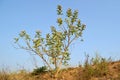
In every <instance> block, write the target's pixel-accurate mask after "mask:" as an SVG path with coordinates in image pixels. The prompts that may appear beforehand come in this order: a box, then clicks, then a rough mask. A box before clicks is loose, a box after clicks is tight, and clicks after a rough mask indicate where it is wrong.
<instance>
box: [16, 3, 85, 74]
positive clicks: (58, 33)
mask: <svg viewBox="0 0 120 80" xmlns="http://www.w3.org/2000/svg"><path fill="white" fill-rule="evenodd" d="M57 14H58V18H57V24H58V28H56V27H54V26H52V27H51V33H48V34H46V37H45V38H43V37H42V35H41V32H40V31H36V34H35V36H34V37H33V38H31V37H30V35H28V34H27V33H26V31H21V32H20V34H19V37H18V38H15V43H16V44H17V45H18V47H19V48H21V49H24V50H27V51H30V52H33V53H34V54H36V55H38V56H39V57H40V58H41V59H42V60H43V62H44V63H45V64H46V66H47V67H48V68H49V69H50V70H53V69H54V70H56V74H57V73H58V72H59V71H60V69H61V66H62V65H67V64H68V61H69V60H70V52H69V46H70V45H71V44H72V43H73V42H74V41H75V40H77V39H78V38H81V37H82V34H83V31H84V29H85V25H84V24H82V23H81V21H80V19H78V11H77V10H75V11H72V10H71V9H70V8H69V9H68V10H67V11H66V14H65V16H66V18H63V17H62V16H63V13H62V6H60V5H58V7H57ZM21 39H22V40H23V41H24V42H25V45H20V44H19V43H20V42H19V41H20V40H21ZM81 40H82V39H81Z"/></svg>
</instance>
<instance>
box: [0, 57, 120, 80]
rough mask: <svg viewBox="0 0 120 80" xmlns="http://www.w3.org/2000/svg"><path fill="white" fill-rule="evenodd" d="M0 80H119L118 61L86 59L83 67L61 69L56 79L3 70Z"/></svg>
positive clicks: (49, 74)
mask: <svg viewBox="0 0 120 80" xmlns="http://www.w3.org/2000/svg"><path fill="white" fill-rule="evenodd" d="M0 80H120V61H115V62H113V61H110V60H109V59H105V58H101V57H95V58H93V59H91V60H89V59H88V57H86V61H85V64H84V66H80V67H75V68H67V69H62V70H61V71H60V73H59V74H58V77H56V78H55V77H54V73H52V72H50V71H48V72H41V73H39V74H37V75H33V74H32V73H29V72H27V71H25V70H20V71H19V72H12V73H9V72H8V71H6V70H5V69H3V70H1V71H0Z"/></svg>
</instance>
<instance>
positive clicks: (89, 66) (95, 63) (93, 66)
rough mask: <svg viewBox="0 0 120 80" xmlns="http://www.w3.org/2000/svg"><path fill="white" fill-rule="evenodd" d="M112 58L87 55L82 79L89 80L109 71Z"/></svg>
mask: <svg viewBox="0 0 120 80" xmlns="http://www.w3.org/2000/svg"><path fill="white" fill-rule="evenodd" d="M109 61H110V59H108V60H107V59H105V58H102V57H100V56H98V55H96V57H95V58H92V59H89V55H87V56H86V60H85V63H84V68H83V74H82V79H84V80H89V79H91V78H92V77H103V76H106V75H107V74H108V73H109V68H108V64H109Z"/></svg>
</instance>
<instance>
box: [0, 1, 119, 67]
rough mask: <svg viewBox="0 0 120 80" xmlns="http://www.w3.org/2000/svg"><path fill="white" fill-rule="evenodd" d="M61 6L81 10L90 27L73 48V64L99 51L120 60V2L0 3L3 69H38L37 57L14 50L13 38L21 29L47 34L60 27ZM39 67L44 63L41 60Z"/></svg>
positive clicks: (80, 12)
mask: <svg viewBox="0 0 120 80" xmlns="http://www.w3.org/2000/svg"><path fill="white" fill-rule="evenodd" d="M58 4H61V5H62V6H63V9H64V10H67V8H72V9H77V10H79V18H80V19H81V21H82V22H83V23H84V24H86V26H87V27H86V30H85V31H84V35H83V39H84V42H80V43H79V42H78V41H77V44H74V45H72V47H71V49H70V51H71V54H72V55H71V58H72V59H71V61H70V65H77V64H78V62H79V61H80V62H82V61H83V60H84V53H85V52H86V53H88V54H89V55H90V56H91V57H92V56H94V54H95V52H98V53H99V54H100V55H101V56H103V57H106V58H108V57H110V56H111V57H112V58H113V59H120V0H114V1H113V0H0V36H1V38H0V68H2V67H3V65H5V66H8V67H9V68H12V69H18V68H21V67H25V68H27V69H31V68H33V67H34V66H33V65H34V60H33V58H32V57H31V56H30V55H29V54H27V52H26V51H24V50H19V49H15V48H14V47H13V42H14V41H13V38H14V37H16V36H17V35H18V33H19V32H20V31H21V30H26V31H27V32H28V33H30V34H31V35H32V34H34V31H36V30H38V29H40V30H41V31H42V33H43V34H46V33H48V32H49V30H50V26H51V25H55V24H56V18H57V15H56V7H57V5H58ZM36 59H37V60H38V62H37V64H38V65H39V66H42V65H43V62H42V61H41V60H40V59H39V58H38V57H37V58H36Z"/></svg>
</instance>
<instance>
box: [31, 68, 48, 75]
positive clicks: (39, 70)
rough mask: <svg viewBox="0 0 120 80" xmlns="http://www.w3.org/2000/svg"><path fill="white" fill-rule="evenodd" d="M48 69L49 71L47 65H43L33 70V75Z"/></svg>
mask: <svg viewBox="0 0 120 80" xmlns="http://www.w3.org/2000/svg"><path fill="white" fill-rule="evenodd" d="M46 71H47V67H46V66H42V67H39V68H37V69H34V70H33V72H32V75H38V74H40V73H43V72H46Z"/></svg>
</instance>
